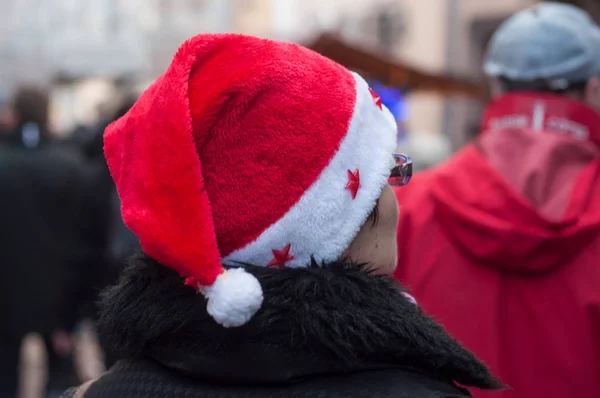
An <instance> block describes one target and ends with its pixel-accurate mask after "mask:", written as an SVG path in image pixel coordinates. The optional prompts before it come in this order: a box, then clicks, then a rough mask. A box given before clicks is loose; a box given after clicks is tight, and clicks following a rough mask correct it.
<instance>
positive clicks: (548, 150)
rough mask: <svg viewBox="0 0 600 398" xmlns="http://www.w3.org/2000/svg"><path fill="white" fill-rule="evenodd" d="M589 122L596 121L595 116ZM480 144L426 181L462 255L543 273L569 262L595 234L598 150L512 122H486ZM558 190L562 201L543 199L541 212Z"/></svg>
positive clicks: (599, 204)
mask: <svg viewBox="0 0 600 398" xmlns="http://www.w3.org/2000/svg"><path fill="white" fill-rule="evenodd" d="M521 99H522V98H521ZM494 105H496V104H492V106H491V108H492V110H494ZM536 106H539V98H538V99H536ZM577 107H581V106H580V105H577ZM550 108H551V107H550ZM496 110H497V109H496ZM511 110H514V109H511ZM579 110H580V109H579ZM588 116H589V115H588ZM538 122H539V120H538ZM595 122H598V124H597V125H596V126H598V127H600V117H598V120H595ZM592 127H595V126H592ZM590 130H591V131H592V132H594V130H595V129H594V128H590ZM594 134H595V132H594ZM532 137H534V138H532ZM536 137H537V138H536ZM542 141H543V143H544V145H540V143H541V142H542ZM511 143H512V150H509V149H510V144H511ZM479 144H480V145H479V147H477V146H476V145H472V146H469V147H467V148H466V149H464V150H463V151H462V152H461V153H459V154H457V155H456V156H455V157H454V158H453V159H452V160H451V161H450V162H449V163H447V164H446V165H444V166H442V167H441V168H440V169H439V170H438V172H437V173H436V177H435V182H433V184H432V185H433V187H432V190H433V198H434V200H435V208H436V217H437V218H438V221H439V223H440V225H441V226H442V228H443V229H444V230H445V232H446V234H447V236H448V237H449V238H450V239H452V240H453V242H454V243H455V244H456V245H457V246H459V247H460V248H461V249H462V251H463V252H464V253H465V254H466V255H467V256H469V257H471V258H475V259H476V260H477V261H478V263H481V264H485V265H488V266H493V267H500V268H504V269H506V270H510V271H516V272H527V273H531V272H542V271H547V270H549V269H552V268H555V267H558V266H561V265H564V264H568V262H569V260H570V259H571V258H572V257H574V256H576V255H577V254H578V253H579V251H580V250H581V249H583V248H584V247H585V246H586V245H587V244H589V243H590V242H591V240H593V239H594V238H595V237H596V236H597V235H598V233H599V232H600V200H599V199H598V198H600V157H598V156H596V155H597V153H598V149H597V148H596V147H595V146H594V145H592V144H590V142H587V140H581V139H578V138H577V137H575V138H573V137H565V135H564V134H556V133H554V132H549V131H547V130H546V131H542V132H541V134H540V131H539V130H534V129H532V128H522V129H519V128H514V127H513V128H510V129H506V128H504V129H502V130H499V129H490V130H488V131H486V132H484V134H483V135H482V139H481V140H480V143H479ZM578 151H579V152H578ZM485 153H487V154H489V156H486V155H485ZM515 154H517V156H515ZM574 154H576V155H574ZM582 159H583V160H582ZM557 180H558V183H557ZM532 181H533V182H534V183H532ZM532 185H533V186H535V187H537V188H536V189H531V186H532ZM533 191H535V193H532V192H533ZM561 192H562V193H561ZM564 192H566V194H564ZM530 196H531V197H530ZM561 196H562V197H563V199H561V201H562V202H564V203H562V204H561V203H550V204H551V206H550V207H551V208H552V209H554V213H552V212H550V214H549V213H548V212H547V211H543V210H544V209H543V208H544V206H545V205H547V204H548V203H549V202H552V200H551V199H554V198H556V197H561ZM538 202H539V203H538ZM555 202H556V201H555ZM557 209H558V210H557ZM546 210H547V209H546Z"/></svg>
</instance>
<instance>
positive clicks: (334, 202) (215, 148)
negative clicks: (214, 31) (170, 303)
mask: <svg viewBox="0 0 600 398" xmlns="http://www.w3.org/2000/svg"><path fill="white" fill-rule="evenodd" d="M395 147H396V123H395V120H394V117H393V116H392V114H391V113H390V112H389V111H388V110H387V108H386V107H385V106H383V105H382V103H381V100H380V99H379V97H377V95H376V94H375V93H374V92H373V91H372V90H371V89H370V88H369V86H368V85H367V83H366V82H365V81H364V80H363V79H362V78H361V77H360V76H358V75H356V74H353V73H351V72H350V71H348V70H347V69H345V68H343V67H342V66H340V65H338V64H336V63H334V62H333V61H331V60H329V59H326V58H324V57H322V56H320V55H318V54H316V53H314V52H312V51H310V50H307V49H305V48H302V47H300V46H297V45H294V44H289V43H281V42H274V41H269V40H264V39H257V38H253V37H247V36H240V35H200V36H197V37H195V38H193V39H192V40H190V41H188V42H187V43H186V44H184V45H183V46H182V48H181V49H180V50H179V52H178V53H177V55H176V56H175V58H174V61H173V63H172V65H171V67H170V68H169V69H168V70H167V72H166V73H165V74H164V75H163V76H162V77H161V78H159V79H158V80H157V81H156V83H155V84H154V85H152V86H151V87H150V88H149V89H148V90H147V91H146V92H145V93H144V94H142V96H141V97H140V99H139V101H138V102H137V103H136V105H134V107H133V108H132V109H131V111H129V112H128V113H127V114H126V115H125V116H124V117H123V118H121V119H119V120H118V121H117V122H115V123H114V124H112V125H111V126H110V127H109V128H108V129H107V132H106V134H105V152H106V157H107V161H108V165H109V167H110V169H111V172H112V175H113V176H114V177H115V182H116V185H117V189H118V191H119V195H120V197H121V203H122V210H123V217H124V219H125V221H126V223H127V224H128V226H129V227H130V228H131V229H132V230H133V231H134V232H135V233H136V234H137V235H138V237H139V238H140V242H141V245H142V248H143V249H144V251H146V252H147V253H148V254H149V255H150V256H151V257H153V258H154V259H155V260H158V261H159V262H161V263H163V264H165V265H167V266H169V267H171V268H174V269H176V270H177V271H179V273H180V274H181V275H182V276H184V277H188V280H187V283H189V284H191V285H193V286H194V287H197V288H198V289H199V291H200V292H202V293H204V294H205V295H206V297H207V298H208V309H209V313H210V314H211V315H213V317H214V318H215V319H216V320H217V321H218V322H219V323H221V324H223V325H226V326H237V325H241V324H243V323H244V322H246V321H247V320H248V319H249V317H250V316H251V315H252V313H253V312H255V311H256V310H257V309H258V308H259V307H260V303H261V302H262V291H261V287H260V285H259V284H258V282H257V281H256V280H254V279H253V277H252V276H251V275H249V274H248V273H247V272H246V271H244V268H243V266H244V265H254V266H263V267H269V268H273V272H278V271H277V268H283V267H290V268H298V267H313V266H322V265H324V264H326V263H328V262H334V261H338V260H344V261H348V262H352V263H356V264H357V265H358V264H361V265H362V266H364V267H365V268H367V269H369V270H370V271H372V272H374V273H383V274H389V273H391V272H393V269H394V268H395V265H396V227H397V218H398V208H397V204H396V200H395V195H394V193H393V191H392V190H391V188H390V187H389V185H388V179H389V177H390V172H391V170H392V169H394V170H395V173H397V174H401V175H403V176H406V174H409V173H408V167H409V162H407V159H406V158H402V157H395V156H394V150H395ZM398 159H400V161H399V162H397V161H396V160H398ZM400 180H402V177H397V178H395V179H394V181H400ZM402 182H406V179H404V180H403V181H402ZM240 266H242V267H241V268H240ZM231 294H236V296H235V297H231ZM240 306H241V307H243V310H241V309H240V308H239V307H240Z"/></svg>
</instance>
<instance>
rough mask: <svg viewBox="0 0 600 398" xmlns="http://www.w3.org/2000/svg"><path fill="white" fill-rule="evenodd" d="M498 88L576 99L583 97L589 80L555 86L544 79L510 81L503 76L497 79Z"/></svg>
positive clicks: (553, 82) (506, 91) (555, 84)
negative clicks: (573, 95) (575, 97)
mask: <svg viewBox="0 0 600 398" xmlns="http://www.w3.org/2000/svg"><path fill="white" fill-rule="evenodd" d="M498 80H499V82H500V87H501V89H502V91H503V92H505V93H509V92H520V91H530V92H536V93H547V94H558V95H566V94H575V95H576V96H578V97H583V94H584V91H585V87H586V85H587V83H588V81H589V80H584V81H579V82H567V81H565V82H561V83H564V84H557V82H555V81H552V80H546V79H537V80H528V81H526V80H511V79H508V78H506V77H504V76H500V77H499V78H498Z"/></svg>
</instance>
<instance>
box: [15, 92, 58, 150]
mask: <svg viewBox="0 0 600 398" xmlns="http://www.w3.org/2000/svg"><path fill="white" fill-rule="evenodd" d="M49 104H50V100H49V96H48V93H47V92H46V91H45V90H43V89H41V88H38V87H33V86H23V87H21V88H19V89H18V90H17V91H16V92H15V94H14V97H13V99H12V101H11V111H12V115H13V120H14V128H13V131H12V132H11V134H12V138H11V141H12V142H13V143H14V144H17V145H22V146H25V147H27V148H35V147H38V146H39V145H40V144H41V142H42V141H43V140H44V139H46V138H48V130H49V129H48V118H49V114H48V112H49Z"/></svg>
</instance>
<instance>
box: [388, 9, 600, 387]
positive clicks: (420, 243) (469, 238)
mask: <svg viewBox="0 0 600 398" xmlns="http://www.w3.org/2000/svg"><path fill="white" fill-rule="evenodd" d="M484 69H485V72H486V74H487V75H488V76H489V78H490V82H491V86H492V92H493V97H494V98H493V100H492V101H491V103H490V104H489V106H488V107H487V109H486V111H485V115H484V117H483V122H482V125H483V129H482V132H481V134H480V135H479V137H478V138H477V140H476V141H475V142H474V143H473V144H471V145H468V146H467V147H466V148H464V149H463V150H462V151H460V152H459V153H457V154H456V155H455V156H454V157H453V158H452V159H450V160H449V161H448V162H447V163H445V164H443V165H441V166H440V167H438V168H436V169H434V170H432V171H426V172H424V173H422V174H419V175H417V176H416V177H415V178H414V181H413V183H412V184H411V185H410V186H408V187H407V189H405V190H397V191H396V195H397V198H398V201H399V203H400V206H401V213H400V214H401V215H400V223H399V233H398V246H399V259H400V261H399V263H398V264H399V265H398V268H397V270H396V273H395V276H396V277H397V279H398V280H399V281H400V282H402V283H403V284H405V285H406V286H408V287H409V288H410V289H412V292H413V293H414V295H415V297H416V299H417V301H418V302H419V304H420V305H421V306H422V307H423V308H424V309H425V310H426V312H427V313H429V314H431V315H432V316H434V317H435V318H436V319H437V320H439V321H440V322H441V323H442V325H444V326H445V327H446V328H447V330H448V331H449V332H450V333H451V334H452V335H453V336H454V337H456V338H457V339H458V340H459V341H460V342H462V343H464V344H466V346H467V347H468V348H470V349H471V350H473V351H474V352H475V354H476V355H478V356H479V357H480V358H482V359H483V361H484V362H485V363H487V364H488V365H489V366H490V367H491V369H492V371H493V372H495V373H496V374H498V375H499V377H500V378H501V379H502V380H503V381H504V382H505V383H507V384H508V385H509V386H510V387H512V390H510V391H505V392H501V393H499V394H497V395H491V394H488V393H485V392H478V393H476V394H474V395H475V396H477V397H488V396H489V397H492V396H496V397H506V398H508V397H510V398H525V397H527V398H536V397H539V398H542V397H543V398H559V397H560V398H564V397H599V396H600V378H599V377H598V376H599V375H600V261H599V258H600V199H599V198H600V156H599V154H600V113H599V112H600V29H599V27H598V26H597V25H596V24H595V23H594V22H593V21H592V20H591V19H590V17H589V15H587V14H586V13H585V12H584V11H583V10H581V9H579V8H576V7H574V6H571V5H565V4H559V3H552V2H547V3H543V4H541V5H538V6H535V7H532V8H530V9H527V10H525V11H522V12H519V13H518V14H516V15H514V16H513V17H511V18H510V19H509V20H507V21H506V22H505V23H504V24H503V25H502V26H501V27H500V28H499V29H498V31H497V32H496V33H495V34H494V36H493V37H492V39H491V42H490V44H489V47H488V51H487V56H486V60H485V65H484Z"/></svg>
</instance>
